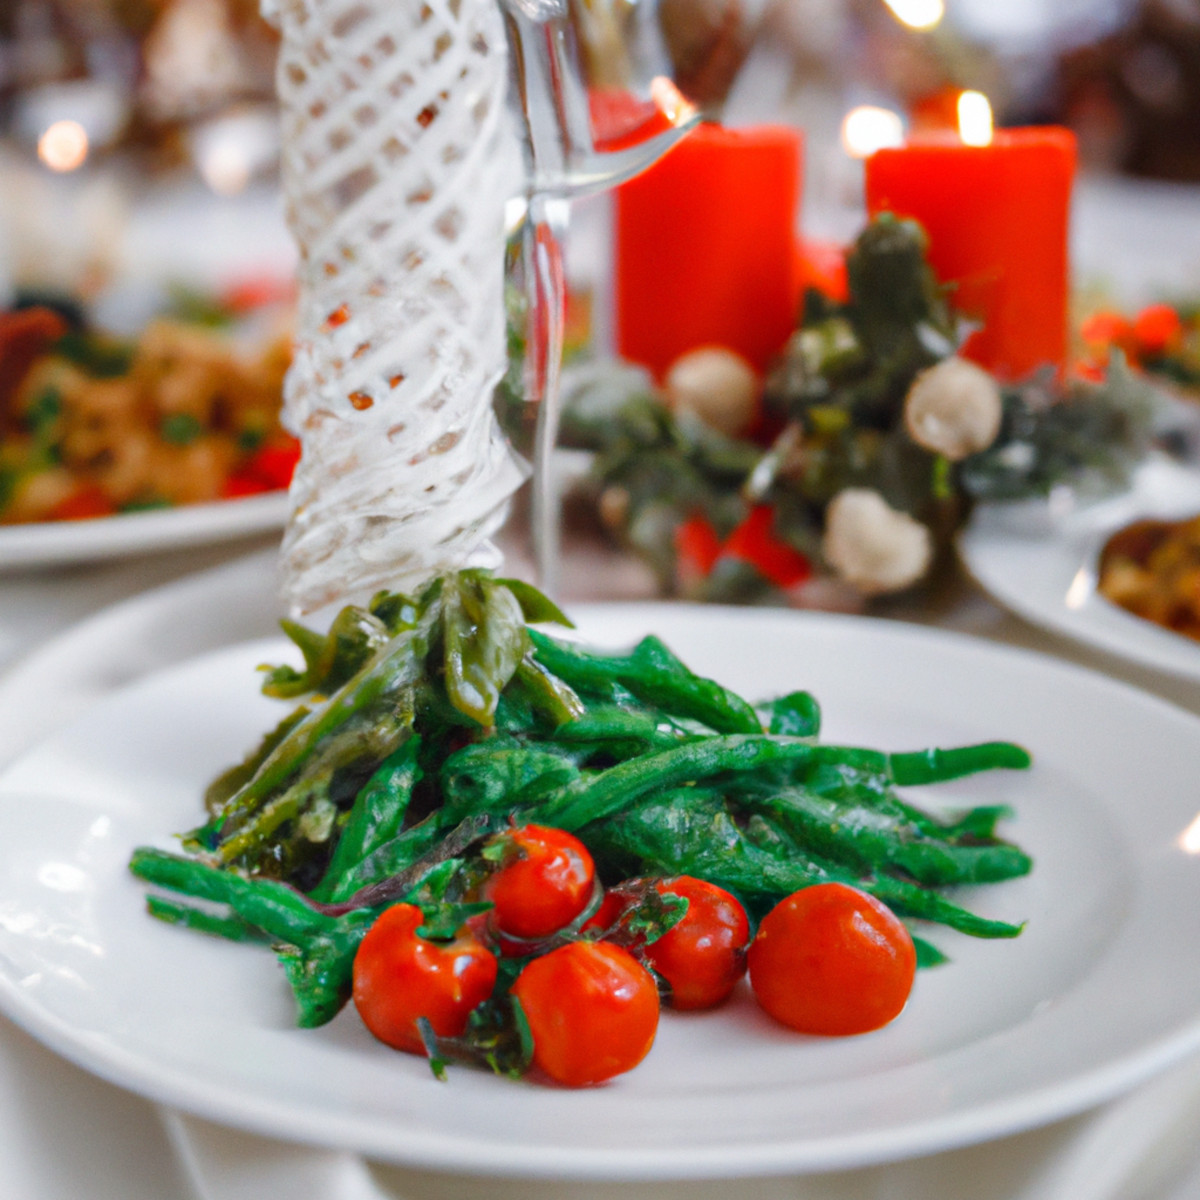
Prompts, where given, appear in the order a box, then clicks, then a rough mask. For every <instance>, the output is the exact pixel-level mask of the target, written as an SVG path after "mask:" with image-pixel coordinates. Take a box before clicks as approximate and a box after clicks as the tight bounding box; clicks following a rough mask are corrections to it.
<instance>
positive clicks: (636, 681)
mask: <svg viewBox="0 0 1200 1200" xmlns="http://www.w3.org/2000/svg"><path fill="white" fill-rule="evenodd" d="M529 636H530V638H531V640H532V641H533V645H534V649H535V652H536V654H537V657H538V659H539V661H540V662H541V663H542V665H543V666H544V667H546V669H547V670H549V671H551V672H552V673H553V674H555V675H557V676H558V677H559V678H560V679H564V680H566V682H567V683H569V684H570V685H571V686H572V687H577V686H580V685H582V686H589V685H590V686H597V685H599V686H603V685H604V684H605V683H608V682H615V683H619V684H621V686H623V687H625V688H627V689H628V690H629V691H630V692H631V693H632V694H633V695H634V696H636V697H637V698H638V699H639V700H642V701H646V702H648V703H651V704H657V705H659V706H661V707H662V708H664V709H665V710H666V711H667V712H669V713H671V714H672V715H674V716H679V717H689V718H691V719H692V720H696V721H700V722H701V723H702V724H704V725H707V726H708V727H709V728H710V729H714V730H716V731H717V732H718V733H759V732H761V731H762V726H761V725H760V724H759V720H758V717H757V715H756V714H755V712H754V709H753V708H752V707H751V706H750V705H749V704H748V703H747V702H746V701H745V700H743V699H742V698H741V697H740V696H738V695H736V694H735V693H734V692H731V691H729V690H728V689H727V688H724V687H722V686H721V685H720V684H719V683H714V682H713V681H712V680H711V679H703V678H701V677H700V676H699V675H695V674H693V673H692V672H691V671H689V670H688V668H687V667H686V666H684V664H683V663H682V662H680V661H679V659H678V658H676V657H675V655H673V654H672V653H671V651H670V650H668V649H667V647H666V646H665V645H664V644H663V643H662V642H661V641H660V640H659V639H658V638H656V637H647V638H643V639H642V640H641V641H640V642H639V643H638V644H637V646H635V647H634V649H633V652H632V653H631V654H629V655H627V656H620V655H599V654H595V653H593V652H591V651H588V650H583V649H581V648H580V647H578V646H575V645H572V644H571V643H568V642H560V641H558V640H557V639H555V638H552V637H550V636H549V635H547V634H544V633H542V632H541V631H539V630H536V629H531V630H530V631H529Z"/></svg>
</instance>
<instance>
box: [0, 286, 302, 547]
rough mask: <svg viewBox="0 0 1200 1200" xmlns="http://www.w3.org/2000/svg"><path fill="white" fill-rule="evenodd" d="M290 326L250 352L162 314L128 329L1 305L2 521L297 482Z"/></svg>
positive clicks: (202, 498) (124, 509) (99, 512)
mask: <svg viewBox="0 0 1200 1200" xmlns="http://www.w3.org/2000/svg"><path fill="white" fill-rule="evenodd" d="M290 356H291V348H290V343H289V340H288V338H287V337H286V336H272V337H270V338H269V339H268V340H267V341H266V342H265V343H264V344H260V345H257V346H256V347H255V348H253V349H252V350H240V349H239V348H237V346H236V345H235V344H234V342H233V341H232V340H231V339H230V338H229V337H228V336H226V335H225V334H224V333H223V332H220V331H215V330H213V329H209V328H206V327H204V326H202V325H200V324H197V323H192V322H185V321H182V320H177V319H168V318H162V319H158V320H155V321H153V322H151V323H150V324H149V325H148V326H147V327H146V328H145V329H144V330H143V331H142V333H141V334H140V335H139V336H138V337H137V338H135V339H132V340H126V339H121V338H116V337H113V336H109V335H107V334H104V333H100V332H97V331H95V330H91V329H89V328H87V327H86V326H84V325H82V324H81V323H79V322H75V323H72V322H71V321H69V320H67V319H66V318H64V316H63V315H62V314H61V313H60V312H58V311H57V310H55V309H52V308H49V307H30V308H25V309H18V310H14V311H12V312H8V313H0V523H4V524H15V523H20V522H28V521H59V520H80V519H84V518H88V517H102V516H111V515H113V514H115V513H129V512H138V511H143V510H146V509H153V508H165V507H171V506H174V505H181V504H196V503H202V502H206V501H213V500H221V499H228V498H234V497H238V496H247V495H252V494H254V493H258V492H266V491H272V490H275V489H278V488H285V487H287V485H288V481H289V479H290V478H291V474H292V470H293V468H294V467H295V464H296V460H297V458H298V457H299V446H298V444H297V443H296V441H295V440H294V439H293V438H292V437H290V436H289V435H288V434H287V433H285V432H284V431H283V429H282V428H281V427H280V424H279V414H280V407H281V403H282V394H283V377H284V373H285V371H286V370H287V366H288V362H289V360H290Z"/></svg>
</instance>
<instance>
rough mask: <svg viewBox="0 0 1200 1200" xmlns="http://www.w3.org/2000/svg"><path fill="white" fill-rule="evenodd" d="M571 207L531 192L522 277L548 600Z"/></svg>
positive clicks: (540, 566) (554, 586)
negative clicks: (527, 307) (535, 408)
mask: <svg viewBox="0 0 1200 1200" xmlns="http://www.w3.org/2000/svg"><path fill="white" fill-rule="evenodd" d="M569 220H570V203H569V201H567V200H564V199H562V198H561V197H559V196H548V195H544V194H535V195H534V196H532V197H531V199H530V201H529V216H528V219H527V224H526V229H525V256H526V264H525V265H526V278H527V279H528V280H529V281H530V287H529V295H530V301H531V303H530V310H529V323H528V329H529V333H528V344H527V353H528V356H529V362H528V372H529V374H528V378H529V381H530V390H531V392H532V398H533V399H535V400H536V401H537V404H538V413H537V426H536V429H535V433H534V449H533V513H532V521H531V525H532V534H533V560H534V566H535V567H536V569H537V575H538V586H539V587H541V589H542V590H543V591H544V592H545V593H546V594H547V595H549V596H554V595H556V594H557V592H558V587H559V570H558V568H559V559H560V556H561V541H562V539H561V534H560V525H561V520H560V509H561V506H560V498H559V494H558V480H557V476H556V475H555V471H554V448H555V445H556V444H557V442H558V423H559V412H560V408H561V401H562V397H561V390H562V386H561V385H562V354H563V326H564V323H565V318H566V305H567V282H566V274H565V272H564V269H563V245H564V243H565V240H566V235H567V227H568V223H569Z"/></svg>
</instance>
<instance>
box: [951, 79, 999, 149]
mask: <svg viewBox="0 0 1200 1200" xmlns="http://www.w3.org/2000/svg"><path fill="white" fill-rule="evenodd" d="M958 136H959V137H960V138H962V140H963V142H964V143H965V144H966V145H968V146H990V145H991V144H992V106H991V104H989V103H988V98H987V97H986V96H985V95H984V94H983V93H982V92H963V93H962V94H961V95H960V96H959V97H958Z"/></svg>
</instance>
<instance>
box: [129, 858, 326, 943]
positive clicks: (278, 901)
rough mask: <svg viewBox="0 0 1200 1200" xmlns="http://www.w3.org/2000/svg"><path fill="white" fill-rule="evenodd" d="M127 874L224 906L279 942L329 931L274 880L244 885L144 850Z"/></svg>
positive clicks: (216, 870) (232, 876)
mask: <svg viewBox="0 0 1200 1200" xmlns="http://www.w3.org/2000/svg"><path fill="white" fill-rule="evenodd" d="M129 869H130V870H131V871H132V872H133V874H134V875H136V876H137V877H138V878H139V879H143V880H145V881H146V882H147V883H151V884H154V885H156V886H158V887H165V888H169V889H170V890H171V891H174V892H183V893H184V894H185V895H188V896H194V897H196V898H197V899H199V900H210V901H213V902H214V903H217V904H226V905H228V906H229V907H230V908H231V909H233V911H234V912H235V913H237V915H238V916H239V917H241V918H242V919H243V920H245V921H248V922H249V923H250V924H251V925H255V926H257V927H258V928H259V929H261V930H263V931H264V932H265V933H268V934H270V935H271V937H273V938H277V939H279V940H280V941H298V940H303V939H305V938H307V937H310V936H312V935H313V934H315V933H319V932H320V931H322V930H327V929H330V928H332V927H333V924H334V919H333V918H332V917H327V916H325V915H324V914H323V913H319V912H317V911H316V910H315V909H314V908H312V906H311V905H309V904H308V903H307V901H305V899H304V897H303V896H301V895H300V893H299V892H297V891H296V890H295V889H294V888H291V887H289V886H288V885H287V884H286V883H279V882H278V881H277V880H274V879H248V878H246V877H245V876H244V875H239V874H237V873H236V872H234V871H230V870H223V869H221V868H220V867H215V866H210V865H209V864H208V863H205V862H201V861H200V860H199V859H195V858H184V857H183V856H182V855H178V854H169V853H167V851H165V850H156V849H154V848H153V847H149V846H143V847H140V848H139V849H137V850H135V851H134V853H133V857H132V859H131V860H130V863H129Z"/></svg>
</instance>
